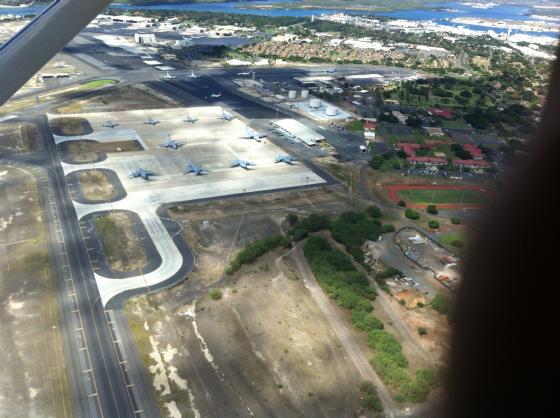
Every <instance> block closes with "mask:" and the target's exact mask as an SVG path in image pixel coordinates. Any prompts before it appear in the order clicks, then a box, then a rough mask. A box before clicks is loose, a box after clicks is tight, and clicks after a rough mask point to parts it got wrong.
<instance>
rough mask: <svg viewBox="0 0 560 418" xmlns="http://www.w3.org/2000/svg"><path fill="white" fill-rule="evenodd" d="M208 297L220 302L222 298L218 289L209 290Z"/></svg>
mask: <svg viewBox="0 0 560 418" xmlns="http://www.w3.org/2000/svg"><path fill="white" fill-rule="evenodd" d="M210 297H211V298H212V299H214V300H220V299H221V298H222V291H221V290H220V289H212V290H210Z"/></svg>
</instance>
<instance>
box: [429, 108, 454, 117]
mask: <svg viewBox="0 0 560 418" xmlns="http://www.w3.org/2000/svg"><path fill="white" fill-rule="evenodd" d="M428 113H429V114H430V115H435V116H439V117H440V118H443V119H454V118H455V113H453V111H452V110H451V109H447V108H445V109H437V108H435V107H431V108H429V109H428Z"/></svg>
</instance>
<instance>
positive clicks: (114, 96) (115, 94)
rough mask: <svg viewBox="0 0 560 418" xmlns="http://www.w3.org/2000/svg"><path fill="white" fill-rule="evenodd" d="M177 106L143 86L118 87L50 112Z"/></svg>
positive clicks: (74, 101) (72, 101)
mask: <svg viewBox="0 0 560 418" xmlns="http://www.w3.org/2000/svg"><path fill="white" fill-rule="evenodd" d="M177 105H178V104H177V103H175V102H174V101H173V100H171V99H169V98H168V97H166V96H163V95H161V94H159V93H157V92H155V91H154V90H152V89H150V88H149V87H147V86H145V85H144V84H136V85H134V86H119V87H114V88H109V89H105V90H103V91H102V92H97V93H92V94H90V95H88V96H87V97H85V98H81V99H74V100H69V101H66V102H65V104H64V106H60V107H57V108H55V109H52V110H51V112H53V113H59V114H65V113H82V112H99V111H115V112H116V111H123V110H135V109H161V108H165V107H175V106H177Z"/></svg>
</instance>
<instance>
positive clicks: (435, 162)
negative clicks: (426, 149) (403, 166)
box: [406, 157, 447, 167]
mask: <svg viewBox="0 0 560 418" xmlns="http://www.w3.org/2000/svg"><path fill="white" fill-rule="evenodd" d="M406 162H407V163H408V164H410V165H412V166H416V164H426V165H428V166H434V167H436V166H440V165H446V164H447V160H446V159H445V158H441V157H408V158H407V159H406Z"/></svg>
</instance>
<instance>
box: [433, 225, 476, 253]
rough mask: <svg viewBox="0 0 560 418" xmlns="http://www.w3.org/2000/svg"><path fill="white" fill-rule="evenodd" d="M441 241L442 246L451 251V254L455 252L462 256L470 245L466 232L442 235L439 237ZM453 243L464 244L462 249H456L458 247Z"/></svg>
mask: <svg viewBox="0 0 560 418" xmlns="http://www.w3.org/2000/svg"><path fill="white" fill-rule="evenodd" d="M439 240H440V243H441V245H443V246H444V247H445V248H447V249H448V250H449V251H451V252H453V253H455V254H457V255H462V254H463V253H464V251H465V248H466V247H467V246H468V244H469V236H468V234H467V232H466V231H458V232H450V233H445V234H441V235H440V236H439ZM453 241H461V242H462V243H463V246H462V247H456V246H454V245H452V244H451V243H452V242H453Z"/></svg>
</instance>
